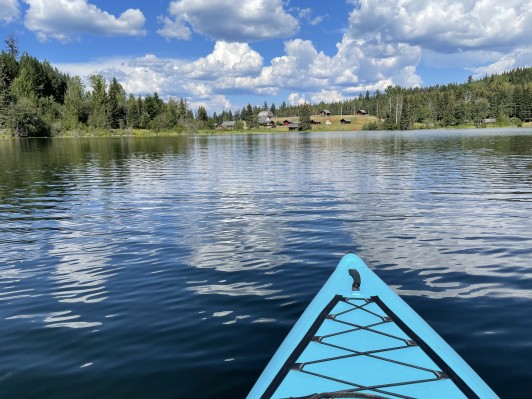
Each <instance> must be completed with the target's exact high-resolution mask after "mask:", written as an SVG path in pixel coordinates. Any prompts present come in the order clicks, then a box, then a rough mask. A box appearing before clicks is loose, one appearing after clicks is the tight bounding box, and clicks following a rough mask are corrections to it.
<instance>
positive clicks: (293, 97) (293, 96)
mask: <svg viewBox="0 0 532 399" xmlns="http://www.w3.org/2000/svg"><path fill="white" fill-rule="evenodd" d="M306 102H307V100H306V99H305V95H304V94H303V95H301V94H299V93H290V94H289V96H288V104H291V105H301V104H305V103H306Z"/></svg>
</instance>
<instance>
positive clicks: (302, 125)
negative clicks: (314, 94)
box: [299, 103, 312, 131]
mask: <svg viewBox="0 0 532 399" xmlns="http://www.w3.org/2000/svg"><path fill="white" fill-rule="evenodd" d="M311 112H312V111H311V108H310V105H309V104H308V103H305V104H303V106H302V107H301V109H300V111H299V130H303V131H309V130H312V123H311V121H310V116H311Z"/></svg>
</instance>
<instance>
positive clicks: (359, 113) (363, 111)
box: [357, 109, 368, 116]
mask: <svg viewBox="0 0 532 399" xmlns="http://www.w3.org/2000/svg"><path fill="white" fill-rule="evenodd" d="M367 114H368V111H366V110H363V109H359V110H358V111H357V115H362V116H364V115H367Z"/></svg>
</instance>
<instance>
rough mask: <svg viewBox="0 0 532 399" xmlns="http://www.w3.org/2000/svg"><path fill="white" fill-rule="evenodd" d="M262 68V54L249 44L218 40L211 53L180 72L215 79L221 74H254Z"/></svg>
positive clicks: (189, 75) (194, 77) (190, 76)
mask: <svg viewBox="0 0 532 399" xmlns="http://www.w3.org/2000/svg"><path fill="white" fill-rule="evenodd" d="M261 68H262V56H261V55H260V54H259V53H258V52H256V51H255V50H252V49H251V48H250V47H249V44H247V43H227V42H225V41H218V42H216V44H215V45H214V51H213V52H212V53H211V54H209V55H208V56H206V57H204V58H200V59H198V60H197V61H194V62H192V63H190V64H188V65H185V66H183V67H182V68H181V69H180V72H183V73H185V74H186V75H187V77H189V78H193V79H206V80H213V79H216V78H218V77H221V76H225V77H235V76H249V75H254V74H258V73H259V72H260V70H261Z"/></svg>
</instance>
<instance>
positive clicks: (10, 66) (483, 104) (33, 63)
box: [0, 35, 532, 137]
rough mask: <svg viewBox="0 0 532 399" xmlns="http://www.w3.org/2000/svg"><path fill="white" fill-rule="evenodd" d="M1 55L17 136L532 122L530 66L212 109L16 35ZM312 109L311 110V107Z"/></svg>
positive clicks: (0, 83)
mask: <svg viewBox="0 0 532 399" xmlns="http://www.w3.org/2000/svg"><path fill="white" fill-rule="evenodd" d="M4 43H5V48H4V49H3V50H2V52H1V53H0V134H3V135H4V136H12V137H46V136H61V135H72V134H71V133H72V132H76V133H78V134H81V135H91V134H92V133H96V132H102V131H105V132H107V133H111V134H112V133H113V132H116V131H131V130H138V129H140V130H149V131H154V132H161V131H169V132H170V131H171V132H176V133H181V132H183V133H185V132H197V131H203V130H213V129H215V127H216V125H217V124H219V123H222V122H223V121H231V120H234V121H238V122H237V126H238V127H239V128H244V127H245V128H247V129H253V128H257V127H258V125H259V124H258V113H259V112H260V111H263V110H264V109H269V110H271V111H272V112H273V114H274V115H275V116H277V117H289V116H290V117H291V116H300V115H301V116H304V117H305V119H308V115H309V114H311V115H316V114H318V113H319V112H320V111H321V110H323V109H327V110H329V111H330V112H331V113H332V114H334V115H353V114H356V113H357V112H358V111H361V110H363V111H365V112H367V114H368V115H372V116H375V117H377V119H373V120H374V121H373V122H371V123H368V124H367V126H365V127H364V128H365V129H399V130H408V129H420V128H439V127H453V126H456V127H466V126H476V127H481V126H485V125H487V124H495V125H496V126H522V124H523V122H530V121H532V68H517V69H514V70H511V71H507V72H505V73H502V74H499V75H491V76H485V77H484V78H482V79H478V80H474V79H473V78H472V77H469V79H468V80H467V82H465V83H462V84H457V83H452V84H447V85H436V86H431V87H415V88H403V87H399V86H389V87H387V88H386V89H385V90H384V91H383V92H381V91H379V90H376V91H375V92H374V93H370V92H369V91H366V93H365V94H362V93H361V94H360V95H359V96H358V97H357V98H353V99H349V100H345V101H341V102H334V103H324V102H320V103H318V104H303V105H287V104H286V103H285V102H283V103H282V104H280V105H279V106H277V105H275V103H272V104H271V105H268V102H267V101H264V104H263V105H261V106H252V105H251V104H247V106H244V107H243V108H242V109H237V110H226V111H223V112H221V113H219V114H217V113H216V112H214V113H212V114H209V113H208V111H207V109H205V107H203V106H199V107H198V108H197V109H195V110H192V109H191V107H190V104H189V102H188V101H187V99H186V98H183V97H181V98H176V97H170V98H168V99H167V100H166V101H165V100H164V99H162V98H161V97H160V96H159V95H158V94H157V93H153V94H149V95H143V96H142V95H135V94H133V93H126V92H125V90H124V88H123V87H122V85H121V84H120V83H119V82H118V81H117V79H116V78H113V79H111V81H109V82H107V81H106V79H105V78H104V76H102V75H99V74H95V75H92V76H90V77H89V79H88V82H87V84H86V85H85V84H84V83H83V82H82V80H81V78H80V77H78V76H69V75H68V74H65V73H63V72H61V71H59V70H58V69H57V68H54V67H53V66H52V65H51V64H50V63H49V62H48V61H46V60H45V61H40V60H38V59H36V58H35V57H32V56H31V55H29V54H27V53H22V54H20V53H19V49H18V44H17V41H16V39H15V38H14V37H13V36H12V35H11V36H9V37H8V38H7V39H6V40H5V42H4ZM309 111H310V112H309Z"/></svg>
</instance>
